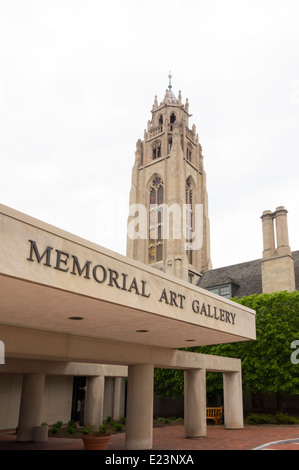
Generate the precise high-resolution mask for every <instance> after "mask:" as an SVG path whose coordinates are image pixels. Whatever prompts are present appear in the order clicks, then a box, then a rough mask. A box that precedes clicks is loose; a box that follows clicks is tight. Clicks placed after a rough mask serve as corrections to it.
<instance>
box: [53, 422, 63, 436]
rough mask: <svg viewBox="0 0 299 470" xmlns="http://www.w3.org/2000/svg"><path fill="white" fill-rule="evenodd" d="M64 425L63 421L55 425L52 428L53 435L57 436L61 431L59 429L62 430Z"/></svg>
mask: <svg viewBox="0 0 299 470" xmlns="http://www.w3.org/2000/svg"><path fill="white" fill-rule="evenodd" d="M62 424H63V423H62V421H57V423H55V424H53V426H52V428H51V432H52V434H56V433H57V432H58V431H59V429H60V428H61V426H62Z"/></svg>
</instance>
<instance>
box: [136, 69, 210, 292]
mask: <svg viewBox="0 0 299 470" xmlns="http://www.w3.org/2000/svg"><path fill="white" fill-rule="evenodd" d="M151 113H152V118H151V120H149V121H148V124H147V129H146V130H145V131H144V138H143V140H141V139H139V140H138V141H137V145H136V154H135V163H134V166H133V170H132V185H131V191H130V213H129V218H128V234H127V256H130V257H131V258H134V259H136V260H138V261H141V262H143V263H146V264H150V265H152V266H153V267H155V268H157V269H160V270H163V271H164V272H167V273H169V274H173V275H174V276H176V277H179V278H180V279H184V280H189V281H190V282H193V283H196V281H197V279H198V277H199V275H200V273H201V271H203V270H207V269H211V261H210V233H209V232H210V229H209V218H208V196H207V190H206V174H205V171H204V167H203V156H202V148H201V145H200V143H199V140H198V134H197V133H196V127H195V125H193V126H192V128H191V129H190V128H189V118H190V117H191V114H189V103H188V99H186V101H185V104H183V103H182V96H181V92H180V91H179V93H178V97H177V98H176V96H175V95H174V93H173V91H172V84H171V75H169V86H168V89H167V90H166V93H165V97H164V100H163V101H162V102H161V103H158V100H157V97H155V100H154V105H153V108H152V111H151Z"/></svg>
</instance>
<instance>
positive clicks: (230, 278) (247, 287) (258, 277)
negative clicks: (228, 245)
mask: <svg viewBox="0 0 299 470" xmlns="http://www.w3.org/2000/svg"><path fill="white" fill-rule="evenodd" d="M292 257H293V259H294V265H295V283H296V290H299V251H293V252H292ZM261 262H262V260H261V259H258V260H254V261H248V262H245V263H240V264H234V265H231V266H225V267H223V268H218V269H211V270H209V271H204V272H203V273H202V277H201V278H200V279H199V281H198V283H197V285H198V286H199V287H202V288H203V289H207V288H210V287H215V286H219V285H223V284H228V283H231V284H233V285H234V286H233V287H234V289H233V291H234V292H233V296H234V297H239V298H241V297H244V296H248V295H252V294H261V293H262V291H263V289H262V273H261Z"/></svg>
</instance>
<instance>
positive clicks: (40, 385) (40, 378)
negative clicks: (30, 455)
mask: <svg viewBox="0 0 299 470" xmlns="http://www.w3.org/2000/svg"><path fill="white" fill-rule="evenodd" d="M44 386H45V376H44V375H43V374H25V375H24V376H23V385H22V395H21V404H20V412H19V423H18V430H17V441H24V442H26V441H32V440H33V430H34V427H35V426H40V425H41V420H42V404H43V394H44Z"/></svg>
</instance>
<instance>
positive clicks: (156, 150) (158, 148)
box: [152, 140, 161, 160]
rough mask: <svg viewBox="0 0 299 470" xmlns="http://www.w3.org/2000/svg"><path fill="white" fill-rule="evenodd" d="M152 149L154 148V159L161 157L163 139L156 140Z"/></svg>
mask: <svg viewBox="0 0 299 470" xmlns="http://www.w3.org/2000/svg"><path fill="white" fill-rule="evenodd" d="M152 149H153V160H156V158H160V157H161V141H160V140H156V141H155V142H154V143H153V146H152Z"/></svg>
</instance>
